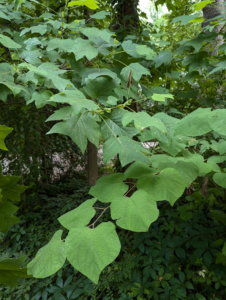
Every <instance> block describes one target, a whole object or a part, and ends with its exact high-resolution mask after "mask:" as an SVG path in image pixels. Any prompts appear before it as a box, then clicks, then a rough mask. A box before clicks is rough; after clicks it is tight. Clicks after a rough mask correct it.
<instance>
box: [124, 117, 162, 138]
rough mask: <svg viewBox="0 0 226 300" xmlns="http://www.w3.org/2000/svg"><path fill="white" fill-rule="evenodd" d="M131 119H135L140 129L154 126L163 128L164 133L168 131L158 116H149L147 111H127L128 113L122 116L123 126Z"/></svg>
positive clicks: (135, 123)
mask: <svg viewBox="0 0 226 300" xmlns="http://www.w3.org/2000/svg"><path fill="white" fill-rule="evenodd" d="M131 121H134V125H135V126H136V128H137V129H139V130H143V129H144V128H146V127H151V126H154V127H156V128H158V129H159V130H161V131H162V132H163V133H165V132H166V127H165V125H164V124H163V122H162V121H161V120H160V119H158V118H155V117H151V116H149V115H148V114H147V113H146V112H138V113H134V112H127V113H126V114H124V116H123V118H122V124H123V126H126V125H127V124H129V123H130V122H131Z"/></svg>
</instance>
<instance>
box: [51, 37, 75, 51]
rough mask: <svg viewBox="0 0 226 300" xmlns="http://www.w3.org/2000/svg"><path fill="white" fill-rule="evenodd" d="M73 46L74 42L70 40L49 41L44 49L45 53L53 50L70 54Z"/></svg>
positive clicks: (55, 39)
mask: <svg viewBox="0 0 226 300" xmlns="http://www.w3.org/2000/svg"><path fill="white" fill-rule="evenodd" d="M74 45H75V41H74V40H72V39H57V38H54V39H51V40H50V41H49V42H48V47H47V48H46V50H47V51H52V50H54V49H57V48H59V49H62V50H64V51H65V52H70V51H71V49H72V47H73V46H74Z"/></svg>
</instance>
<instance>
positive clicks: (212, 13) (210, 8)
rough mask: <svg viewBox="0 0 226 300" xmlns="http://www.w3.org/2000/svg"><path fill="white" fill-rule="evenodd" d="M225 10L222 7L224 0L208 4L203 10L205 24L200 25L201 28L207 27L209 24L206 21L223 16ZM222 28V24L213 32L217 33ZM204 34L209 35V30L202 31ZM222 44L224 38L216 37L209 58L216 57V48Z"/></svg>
mask: <svg viewBox="0 0 226 300" xmlns="http://www.w3.org/2000/svg"><path fill="white" fill-rule="evenodd" d="M224 10H225V5H224V0H215V2H214V3H212V4H208V5H207V6H206V7H204V8H203V17H204V18H205V19H206V22H204V23H203V24H202V27H205V26H207V25H209V24H210V22H209V21H208V20H210V19H212V18H215V17H217V16H219V15H221V14H223V12H224ZM223 27H224V24H221V25H218V26H215V27H214V29H213V32H216V33H219V32H220V31H221V30H222V28H223ZM204 31H205V32H206V33H209V30H204ZM223 42H224V38H223V36H222V35H220V34H219V35H218V36H217V37H216V38H215V39H214V41H213V43H212V45H211V48H213V50H212V51H211V52H210V53H209V54H210V56H212V55H217V53H218V47H219V46H220V45H221V44H223Z"/></svg>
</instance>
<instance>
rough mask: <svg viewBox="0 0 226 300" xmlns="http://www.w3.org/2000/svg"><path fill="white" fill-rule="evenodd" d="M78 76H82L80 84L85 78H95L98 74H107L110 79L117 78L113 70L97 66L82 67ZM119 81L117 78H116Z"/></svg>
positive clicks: (83, 82) (84, 81)
mask: <svg viewBox="0 0 226 300" xmlns="http://www.w3.org/2000/svg"><path fill="white" fill-rule="evenodd" d="M80 76H81V77H82V84H85V83H86V80H87V79H88V78H89V79H95V78H97V77H100V76H108V77H111V78H112V79H115V80H116V79H117V80H118V77H117V74H116V73H115V72H112V71H111V70H109V69H105V68H103V69H99V68H84V69H83V70H82V71H81V72H80ZM118 82H119V80H118Z"/></svg>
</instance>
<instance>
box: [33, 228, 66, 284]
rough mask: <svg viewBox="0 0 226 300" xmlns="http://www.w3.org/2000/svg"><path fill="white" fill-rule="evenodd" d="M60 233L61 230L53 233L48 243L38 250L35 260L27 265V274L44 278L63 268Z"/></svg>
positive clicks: (62, 247) (64, 256)
mask: <svg viewBox="0 0 226 300" xmlns="http://www.w3.org/2000/svg"><path fill="white" fill-rule="evenodd" d="M62 233H63V230H58V231H57V232H55V233H54V235H53V237H52V239H51V240H50V242H49V243H48V244H47V245H46V246H44V247H42V248H41V249H39V250H38V253H37V254H36V256H35V258H34V259H33V260H32V261H31V262H30V263H29V264H28V265H27V270H28V274H30V275H33V276H34V277H36V278H45V277H48V276H51V275H53V274H54V273H56V272H57V271H58V270H59V269H61V268H62V267H63V264H64V263H65V260H66V254H65V243H64V242H63V241H62V240H61V235H62Z"/></svg>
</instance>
